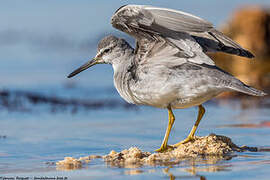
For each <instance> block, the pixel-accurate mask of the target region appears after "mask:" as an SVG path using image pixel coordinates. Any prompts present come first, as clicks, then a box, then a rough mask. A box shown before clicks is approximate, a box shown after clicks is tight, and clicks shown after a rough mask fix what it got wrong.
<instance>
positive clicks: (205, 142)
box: [56, 134, 256, 169]
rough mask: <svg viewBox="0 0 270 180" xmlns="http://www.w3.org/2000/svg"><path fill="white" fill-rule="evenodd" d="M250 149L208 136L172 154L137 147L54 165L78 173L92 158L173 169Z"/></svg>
mask: <svg viewBox="0 0 270 180" xmlns="http://www.w3.org/2000/svg"><path fill="white" fill-rule="evenodd" d="M249 149H252V150H253V151H254V148H248V147H244V148H241V147H238V146H236V145H235V144H234V143H232V141H231V139H230V138H228V137H225V136H220V135H215V134H210V135H209V136H205V137H196V139H195V141H193V142H188V143H186V144H183V145H181V146H179V147H178V148H176V149H174V150H171V151H168V152H164V153H151V152H143V151H141V150H140V149H139V148H137V147H131V148H129V149H125V150H123V151H121V152H115V151H114V150H112V151H111V152H110V153H109V154H108V155H105V156H87V157H81V158H79V159H75V158H71V157H66V158H65V159H64V160H63V161H59V162H57V163H56V165H57V168H58V169H78V168H81V167H82V165H83V164H84V163H88V162H90V160H91V159H94V158H103V160H104V161H105V162H106V163H107V164H108V165H110V166H116V167H126V168H133V167H140V166H143V165H150V166H155V165H172V164H178V163H180V162H181V161H184V160H187V159H193V160H194V158H195V159H196V158H205V157H208V159H209V160H210V161H211V159H212V160H214V161H218V160H221V159H224V157H225V156H226V155H229V154H231V153H232V152H235V151H244V150H249ZM255 150H256V148H255Z"/></svg>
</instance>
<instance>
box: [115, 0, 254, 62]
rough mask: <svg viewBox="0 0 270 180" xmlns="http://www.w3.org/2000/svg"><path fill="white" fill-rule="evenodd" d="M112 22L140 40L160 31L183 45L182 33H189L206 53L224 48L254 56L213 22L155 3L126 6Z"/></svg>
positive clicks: (231, 52)
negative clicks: (214, 25) (144, 36)
mask: <svg viewBox="0 0 270 180" xmlns="http://www.w3.org/2000/svg"><path fill="white" fill-rule="evenodd" d="M111 22H112V25H113V26H114V27H115V28H117V29H119V30H121V31H124V32H126V33H128V34H130V35H131V36H133V37H135V38H136V39H137V40H140V38H141V36H142V34H141V33H138V32H144V34H147V33H148V34H149V33H150V34H156V35H159V36H162V37H164V38H166V39H167V40H168V41H170V42H171V43H174V44H175V45H177V46H179V48H182V47H181V45H182V42H180V43H178V42H177V41H179V40H180V39H181V40H182V41H183V40H185V39H182V37H179V35H180V34H188V35H189V36H190V37H192V38H193V39H194V40H195V41H196V42H197V43H198V44H199V45H200V46H201V48H202V50H203V51H204V52H215V51H222V52H226V53H230V54H236V55H240V56H245V57H254V56H253V55H252V54H251V53H250V52H248V51H247V50H245V49H243V48H242V47H241V46H240V45H239V44H237V43H236V42H234V41H233V40H231V39H230V38H229V37H227V36H225V35H223V34H222V33H221V32H219V31H217V30H216V29H215V28H214V27H213V25H212V24H211V23H209V22H208V21H206V20H203V19H201V18H199V17H196V16H194V15H191V14H188V13H185V12H181V11H177V10H172V9H167V8H159V7H153V6H144V5H126V6H123V7H121V8H119V9H118V10H117V11H116V12H115V14H114V15H113V17H112V21H111Z"/></svg>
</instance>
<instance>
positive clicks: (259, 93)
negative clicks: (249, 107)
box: [233, 83, 267, 96]
mask: <svg viewBox="0 0 270 180" xmlns="http://www.w3.org/2000/svg"><path fill="white" fill-rule="evenodd" d="M233 89H234V90H236V91H238V92H242V93H245V94H248V95H252V96H266V95H267V94H266V93H265V92H263V91H261V90H258V89H255V88H253V87H250V86H248V85H245V84H244V83H242V85H239V86H238V87H237V88H233Z"/></svg>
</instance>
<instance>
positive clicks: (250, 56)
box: [245, 50, 255, 58]
mask: <svg viewBox="0 0 270 180" xmlns="http://www.w3.org/2000/svg"><path fill="white" fill-rule="evenodd" d="M245 57H248V58H255V56H254V55H253V54H252V53H251V52H249V51H246V50H245Z"/></svg>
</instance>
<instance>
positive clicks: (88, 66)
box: [68, 58, 98, 78]
mask: <svg viewBox="0 0 270 180" xmlns="http://www.w3.org/2000/svg"><path fill="white" fill-rule="evenodd" d="M95 64H98V61H97V60H96V59H95V58H94V59H92V60H90V61H88V62H87V63H85V64H84V65H82V66H81V67H79V68H78V69H76V70H75V71H73V72H72V73H70V74H69V75H68V78H71V77H73V76H75V75H76V74H79V73H80V72H82V71H84V70H86V69H88V68H90V67H91V66H94V65H95Z"/></svg>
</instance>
